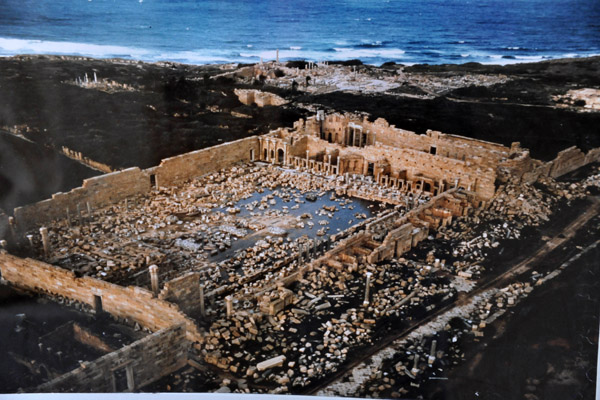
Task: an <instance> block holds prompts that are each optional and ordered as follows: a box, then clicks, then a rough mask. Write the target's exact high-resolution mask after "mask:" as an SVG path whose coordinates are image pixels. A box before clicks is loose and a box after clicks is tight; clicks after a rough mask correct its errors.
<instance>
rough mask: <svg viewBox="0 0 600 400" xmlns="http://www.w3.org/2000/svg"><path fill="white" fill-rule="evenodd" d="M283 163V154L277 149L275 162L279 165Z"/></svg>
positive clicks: (281, 150)
mask: <svg viewBox="0 0 600 400" xmlns="http://www.w3.org/2000/svg"><path fill="white" fill-rule="evenodd" d="M283 161H284V152H283V149H277V162H278V163H279V164H283Z"/></svg>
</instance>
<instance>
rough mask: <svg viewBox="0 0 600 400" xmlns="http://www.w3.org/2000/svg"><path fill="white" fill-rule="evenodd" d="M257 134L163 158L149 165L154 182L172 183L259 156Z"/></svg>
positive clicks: (157, 183)
mask: <svg viewBox="0 0 600 400" xmlns="http://www.w3.org/2000/svg"><path fill="white" fill-rule="evenodd" d="M259 150H260V146H259V141H258V136H251V137H248V138H245V139H240V140H236V141H234V142H229V143H224V144H220V145H218V146H213V147H209V148H207V149H203V150H197V151H193V152H191V153H186V154H182V155H180V156H176V157H171V158H165V159H164V160H162V161H161V163H160V165H159V166H158V167H156V168H154V169H153V172H154V174H155V179H156V185H157V186H164V187H168V186H172V185H177V184H180V183H183V182H185V181H188V180H190V179H193V178H196V177H198V176H202V175H204V174H206V173H209V172H214V171H218V170H220V169H222V168H225V167H228V166H230V165H232V164H234V163H236V162H240V161H250V160H251V156H252V154H254V157H255V159H258V158H259V154H258V152H259Z"/></svg>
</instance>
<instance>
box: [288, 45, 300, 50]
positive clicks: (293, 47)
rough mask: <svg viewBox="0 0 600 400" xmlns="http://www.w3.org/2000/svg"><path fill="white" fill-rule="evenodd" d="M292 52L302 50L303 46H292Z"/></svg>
mask: <svg viewBox="0 0 600 400" xmlns="http://www.w3.org/2000/svg"><path fill="white" fill-rule="evenodd" d="M290 50H302V47H301V46H290Z"/></svg>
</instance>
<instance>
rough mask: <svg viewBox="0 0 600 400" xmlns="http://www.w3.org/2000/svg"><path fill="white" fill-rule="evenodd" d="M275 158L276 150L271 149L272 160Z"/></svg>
mask: <svg viewBox="0 0 600 400" xmlns="http://www.w3.org/2000/svg"><path fill="white" fill-rule="evenodd" d="M274 159H275V150H271V161H273V160H274Z"/></svg>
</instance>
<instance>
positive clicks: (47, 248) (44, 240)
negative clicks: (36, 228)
mask: <svg viewBox="0 0 600 400" xmlns="http://www.w3.org/2000/svg"><path fill="white" fill-rule="evenodd" d="M40 235H42V245H43V246H44V257H46V258H47V257H48V255H49V254H50V240H49V239H48V228H46V227H41V228H40Z"/></svg>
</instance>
